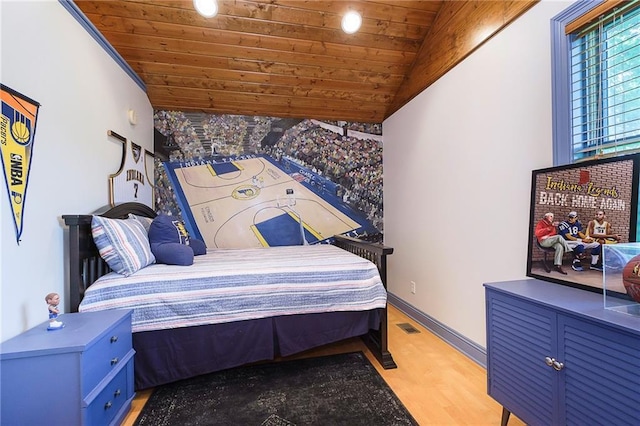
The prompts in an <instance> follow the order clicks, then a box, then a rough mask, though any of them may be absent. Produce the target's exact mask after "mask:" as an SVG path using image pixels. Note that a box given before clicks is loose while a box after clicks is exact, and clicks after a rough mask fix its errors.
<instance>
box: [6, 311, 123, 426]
mask: <svg viewBox="0 0 640 426" xmlns="http://www.w3.org/2000/svg"><path fill="white" fill-rule="evenodd" d="M131 312H132V311H130V310H111V311H103V312H86V313H74V314H63V315H60V316H59V317H58V320H59V321H62V322H64V324H65V326H64V328H62V329H60V330H53V331H47V326H48V321H47V322H44V323H42V324H40V325H38V326H36V327H34V328H32V329H30V330H28V331H26V332H24V333H22V334H20V335H18V336H16V337H14V338H12V339H9V340H7V341H6V342H3V343H0V363H1V364H0V382H1V386H0V416H1V417H0V423H2V424H3V425H4V424H6V425H14V424H15V425H17V424H21V425H22V424H24V425H47V426H51V425H65V426H68V425H108V424H120V423H121V422H122V420H123V419H124V417H125V416H126V415H127V413H128V411H129V409H130V408H131V401H132V400H133V397H134V396H135V393H134V388H133V386H134V378H133V355H134V354H135V351H134V350H133V347H132V339H131Z"/></svg>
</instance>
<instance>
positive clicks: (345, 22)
mask: <svg viewBox="0 0 640 426" xmlns="http://www.w3.org/2000/svg"><path fill="white" fill-rule="evenodd" d="M360 25H362V16H360V14H359V13H358V12H356V11H355V10H350V11H349V12H347V13H346V14H345V15H344V16H343V17H342V31H344V32H345V33H347V34H353V33H355V32H356V31H358V30H359V29H360Z"/></svg>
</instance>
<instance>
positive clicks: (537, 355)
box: [487, 290, 558, 425]
mask: <svg viewBox="0 0 640 426" xmlns="http://www.w3.org/2000/svg"><path fill="white" fill-rule="evenodd" d="M556 323H557V315H556V313H555V312H554V311H552V310H548V309H544V308H540V307H538V306H536V305H532V304H531V303H526V302H523V301H522V300H519V299H517V298H514V297H510V296H507V295H504V294H500V293H495V292H493V291H491V290H488V291H487V355H488V357H487V373H488V378H489V381H488V392H489V395H491V396H492V397H493V398H495V399H496V400H497V401H499V402H500V404H502V405H503V406H504V407H505V408H506V409H507V410H509V411H511V412H513V413H516V414H517V415H518V417H520V418H521V419H522V420H523V421H524V422H525V423H527V424H529V425H551V424H554V423H555V422H554V413H557V411H556V410H557V408H558V399H557V388H558V374H557V372H556V371H555V370H554V369H553V368H551V367H550V366H548V365H547V363H546V362H545V361H546V360H547V358H548V357H549V358H551V357H553V354H556V353H557V343H556V342H557V336H556Z"/></svg>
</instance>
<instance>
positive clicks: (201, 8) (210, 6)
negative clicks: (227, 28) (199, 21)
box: [193, 0, 218, 18]
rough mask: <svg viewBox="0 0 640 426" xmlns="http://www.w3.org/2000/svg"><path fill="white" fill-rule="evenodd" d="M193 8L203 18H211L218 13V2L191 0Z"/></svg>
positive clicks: (213, 0)
mask: <svg viewBox="0 0 640 426" xmlns="http://www.w3.org/2000/svg"><path fill="white" fill-rule="evenodd" d="M193 7H195V8H196V11H197V12H198V13H199V14H200V15H202V16H204V17H205V18H213V17H214V16H216V14H217V13H218V2H217V1H216V0H193Z"/></svg>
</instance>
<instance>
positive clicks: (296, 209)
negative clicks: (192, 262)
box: [154, 111, 383, 248]
mask: <svg viewBox="0 0 640 426" xmlns="http://www.w3.org/2000/svg"><path fill="white" fill-rule="evenodd" d="M154 144H155V182H156V186H155V203H156V210H157V211H158V212H161V213H166V214H170V215H174V216H179V217H181V218H182V220H184V222H185V225H186V227H187V229H188V231H189V232H190V233H191V234H192V235H194V236H196V237H197V238H199V239H202V240H203V241H205V243H206V244H207V247H208V248H218V247H224V248H244V247H270V246H282V245H298V244H315V243H321V242H327V241H329V240H330V239H331V237H332V236H333V235H336V234H342V235H351V236H357V237H362V236H366V237H369V238H381V234H382V231H383V229H382V219H383V210H382V125H381V124H362V123H347V122H321V121H317V120H310V119H307V120H295V119H279V118H271V117H253V116H235V115H210V114H203V113H182V112H167V111H156V114H155V143H154Z"/></svg>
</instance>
